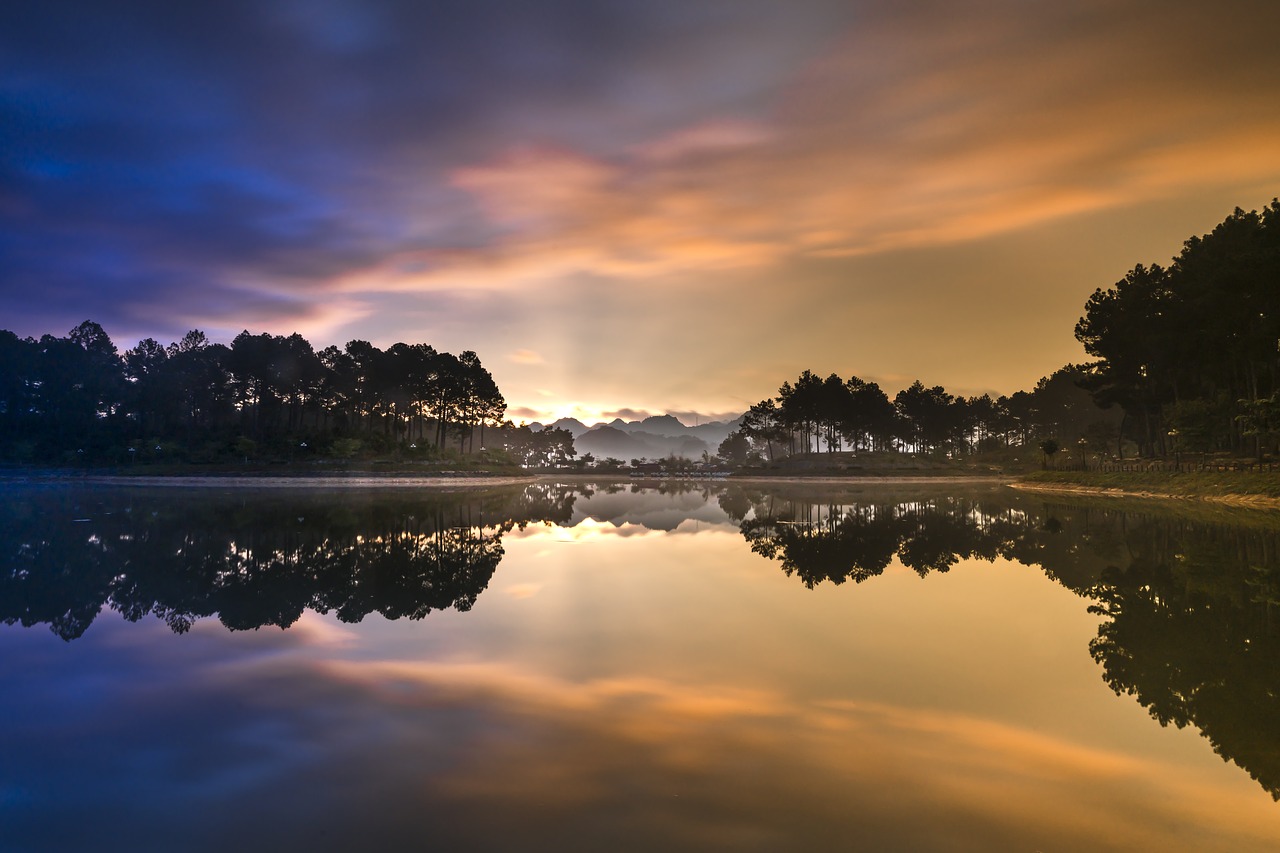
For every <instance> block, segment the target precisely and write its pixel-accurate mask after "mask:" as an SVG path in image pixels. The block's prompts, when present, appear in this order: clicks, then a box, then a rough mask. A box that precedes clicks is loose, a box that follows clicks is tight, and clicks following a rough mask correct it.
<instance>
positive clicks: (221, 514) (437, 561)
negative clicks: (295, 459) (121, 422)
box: [0, 486, 575, 640]
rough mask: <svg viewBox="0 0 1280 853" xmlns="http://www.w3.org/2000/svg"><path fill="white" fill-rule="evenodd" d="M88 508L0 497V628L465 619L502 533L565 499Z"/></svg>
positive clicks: (548, 493)
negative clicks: (0, 558) (102, 621)
mask: <svg viewBox="0 0 1280 853" xmlns="http://www.w3.org/2000/svg"><path fill="white" fill-rule="evenodd" d="M79 494H80V495H81V496H83V493H79ZM96 497H97V500H96V502H95V503H94V504H93V505H88V504H85V505H77V504H76V503H75V502H74V498H73V497H72V496H71V494H70V493H67V492H62V491H58V490H52V491H48V492H43V493H35V492H33V493H30V494H25V495H14V496H10V497H9V498H8V499H6V500H4V501H0V510H3V511H4V512H5V513H6V515H7V516H8V517H9V519H10V522H9V523H8V524H6V526H5V527H4V528H3V530H2V531H0V553H7V554H9V555H11V556H10V560H9V567H8V568H7V569H6V570H3V571H0V620H3V621H4V622H5V623H6V624H14V623H20V624H22V625H26V626H31V625H36V624H42V623H43V624H48V625H49V626H50V627H51V628H52V629H53V631H54V632H55V633H57V634H58V635H59V636H61V637H63V638H64V639H68V640H69V639H73V638H75V637H78V636H80V635H81V634H83V633H84V632H85V630H86V629H87V628H88V627H89V625H90V624H91V623H92V622H93V620H94V618H95V617H96V616H97V614H98V613H99V611H100V610H101V609H102V608H103V607H104V606H107V607H110V608H111V609H114V610H117V611H119V612H120V613H121V614H122V615H124V616H125V618H127V619H130V620H133V621H136V620H139V619H141V618H143V617H144V616H146V615H147V614H154V615H155V616H157V617H159V618H161V619H163V620H164V621H165V622H166V623H167V624H168V625H169V626H170V627H171V628H172V629H173V630H174V631H176V632H179V633H181V632H183V631H186V630H187V629H188V628H190V627H191V625H192V624H193V623H194V622H195V621H196V620H197V619H200V618H202V617H208V616H212V615H215V614H216V615H217V616H218V618H219V619H220V620H221V621H222V622H223V623H224V624H225V625H227V626H228V627H230V628H233V629H244V628H257V627H261V626H264V625H278V626H281V627H284V626H288V625H290V624H292V623H293V622H295V621H296V620H297V619H298V617H299V616H301V615H302V612H303V611H304V610H306V609H311V610H315V611H318V612H329V611H331V610H332V611H334V612H335V613H336V614H337V615H338V618H340V619H342V620H344V621H349V622H356V621H359V620H361V619H363V618H364V617H365V616H366V615H368V614H370V613H373V612H378V613H381V614H382V615H383V616H385V617H386V618H388V619H399V618H409V619H421V618H422V617H424V616H425V615H426V614H428V613H430V612H431V611H432V610H441V609H446V608H455V609H458V610H468V609H470V608H471V607H472V606H473V605H474V604H475V602H476V599H477V597H478V596H479V594H480V593H481V592H482V591H483V590H484V589H485V587H486V586H487V585H488V582H489V579H490V578H491V577H492V576H493V573H494V571H495V570H496V568H497V566H498V563H499V562H500V561H501V559H502V555H503V550H502V535H503V533H505V532H506V531H508V530H510V529H511V528H512V527H513V526H516V525H521V526H523V525H525V524H528V523H530V522H542V521H559V522H564V521H567V520H568V518H569V516H570V514H571V512H572V506H573V501H574V499H575V494H574V492H573V491H572V490H569V489H565V488H563V487H558V486H543V487H531V488H529V489H516V490H508V491H495V492H486V493H481V494H467V495H465V496H458V495H447V494H439V493H430V494H427V495H425V496H424V495H423V494H421V493H418V494H416V495H415V496H413V497H405V496H403V495H402V494H393V495H379V496H376V497H375V496H371V495H369V494H360V493H341V494H339V495H336V496H335V495H334V494H333V493H328V494H326V495H324V496H323V497H319V496H314V495H299V494H298V493H287V494H279V493H277V494H271V495H249V496H233V497H227V496H225V495H224V496H210V495H198V496H193V495H184V496H183V497H182V498H181V499H178V500H174V499H171V498H169V497H168V496H164V497H161V496H159V495H157V494H156V493H154V492H153V493H150V494H139V493H121V492H113V493H99V494H98V495H97V496H96ZM335 497H336V498H337V500H335Z"/></svg>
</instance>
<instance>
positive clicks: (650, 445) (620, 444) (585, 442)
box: [573, 426, 714, 462]
mask: <svg viewBox="0 0 1280 853" xmlns="http://www.w3.org/2000/svg"><path fill="white" fill-rule="evenodd" d="M573 446H574V448H575V449H576V450H577V451H578V454H579V455H581V454H583V453H590V454H593V455H594V456H595V457H596V458H597V459H604V458H605V457H608V456H612V457H614V458H615V459H621V460H623V461H624V462H629V461H630V460H632V459H638V458H640V457H644V458H645V459H661V458H663V457H665V456H672V455H675V456H683V457H686V458H688V459H697V458H699V457H701V456H702V454H703V452H704V451H708V450H714V448H709V447H708V446H707V443H706V442H705V441H703V440H702V439H700V438H697V437H695V436H692V435H681V436H669V435H655V434H653V433H649V432H630V433H628V432H623V431H622V430H620V429H615V428H614V427H611V426H598V427H595V428H593V429H590V430H587V431H586V432H585V433H583V434H582V435H581V436H580V437H579V438H577V439H574V442H573Z"/></svg>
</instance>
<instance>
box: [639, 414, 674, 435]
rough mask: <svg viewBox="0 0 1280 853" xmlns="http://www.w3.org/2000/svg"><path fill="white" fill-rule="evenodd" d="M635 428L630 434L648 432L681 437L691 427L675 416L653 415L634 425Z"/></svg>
mask: <svg viewBox="0 0 1280 853" xmlns="http://www.w3.org/2000/svg"><path fill="white" fill-rule="evenodd" d="M632 426H633V427H634V428H633V429H630V430H628V432H648V433H653V434H654V435H666V436H681V435H685V434H686V433H688V431H689V427H687V426H685V425H684V424H682V423H681V422H680V420H679V418H676V417H675V416H673V415H653V416H652V417H648V418H645V419H644V420H642V421H640V422H639V423H636V424H633V425H632Z"/></svg>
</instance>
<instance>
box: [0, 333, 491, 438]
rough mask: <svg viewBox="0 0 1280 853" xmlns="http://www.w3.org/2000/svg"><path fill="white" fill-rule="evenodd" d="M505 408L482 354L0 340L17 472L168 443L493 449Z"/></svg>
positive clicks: (202, 342) (0, 413) (195, 336)
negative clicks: (492, 434)
mask: <svg viewBox="0 0 1280 853" xmlns="http://www.w3.org/2000/svg"><path fill="white" fill-rule="evenodd" d="M505 411H506V401H505V400H504V399H503V397H502V393H501V392H500V391H499V389H498V386H497V384H496V383H495V382H494V380H493V377H492V375H491V374H490V373H489V371H488V370H486V369H485V368H484V366H483V365H482V364H481V362H480V359H479V357H478V356H477V355H476V354H475V353H474V352H470V351H468V352H463V353H461V354H459V355H454V354H452V353H448V352H443V351H438V350H436V349H435V348H433V347H431V346H429V345H427V344H406V343H397V344H394V345H393V346H391V347H389V348H388V349H386V350H382V349H379V348H378V347H376V346H374V345H373V344H371V343H369V342H368V341H361V340H353V341H350V342H348V343H347V344H346V346H344V347H342V348H339V347H337V346H329V347H326V348H324V349H322V350H320V351H318V352H317V351H316V350H315V349H314V348H313V347H312V345H311V344H310V343H309V342H308V341H307V340H306V339H305V338H304V337H302V335H300V334H296V333H295V334H292V335H289V336H287V337H286V336H281V335H270V334H266V333H263V334H258V335H254V334H250V333H249V332H248V331H244V332H241V333H240V334H239V335H237V336H236V338H235V339H234V340H233V341H232V342H231V344H230V345H229V346H228V345H224V344H217V343H211V342H210V341H209V340H208V338H207V337H206V336H205V335H204V333H203V332H200V331H198V330H193V331H191V332H188V333H187V334H186V335H185V336H184V337H183V338H182V339H181V340H179V341H175V342H173V343H170V344H168V345H167V346H165V345H161V344H160V343H159V342H157V341H156V340H154V339H152V338H147V339H145V340H142V341H139V342H138V344H137V346H135V347H133V348H132V349H129V350H127V351H125V352H124V353H120V352H119V351H118V349H117V347H116V345H115V344H114V343H113V342H112V340H111V338H110V337H109V336H108V335H107V333H106V332H105V331H104V330H103V329H102V327H101V326H100V325H98V324H97V323H94V322H92V321H85V322H83V323H81V324H80V325H79V326H77V327H76V328H74V329H72V330H71V332H70V333H69V334H68V335H67V336H66V337H64V338H59V337H54V336H52V335H44V336H43V337H41V338H40V339H38V340H36V339H34V338H30V337H28V338H19V337H18V336H17V335H16V334H14V333H13V332H9V331H0V448H2V450H0V453H3V455H4V457H6V458H8V459H11V460H14V461H51V462H68V461H75V460H80V459H83V460H84V461H86V462H88V461H92V460H99V459H105V460H116V461H118V460H119V459H120V458H121V456H122V454H124V453H128V454H129V456H130V458H132V457H133V456H134V455H135V454H138V453H142V454H144V455H150V454H152V453H159V452H162V451H163V450H164V449H165V447H166V445H169V446H172V447H174V448H180V449H181V450H182V451H183V452H184V453H186V454H187V455H188V457H190V458H201V457H205V458H210V459H212V458H216V457H218V456H219V455H223V454H225V453H227V452H231V453H235V454H237V455H240V454H244V455H248V452H250V451H251V450H254V449H257V448H276V449H277V450H278V449H280V448H284V447H287V448H290V453H291V454H293V453H295V452H296V453H305V452H307V451H308V450H310V451H319V450H320V449H321V445H323V446H324V447H325V449H327V450H330V451H332V452H335V453H336V454H337V455H340V456H341V455H351V454H353V453H355V452H357V451H358V450H359V449H361V448H363V447H368V448H370V449H374V450H383V451H384V450H387V449H389V448H392V447H397V446H399V447H415V448H416V447H419V446H420V447H422V448H423V449H424V450H425V449H427V448H434V449H442V448H444V447H446V446H452V444H453V443H454V442H456V447H457V449H458V450H473V449H474V447H475V443H476V442H477V441H479V443H480V446H483V444H484V430H485V428H486V427H494V426H497V425H498V424H500V423H501V422H502V417H503V414H504V413H505Z"/></svg>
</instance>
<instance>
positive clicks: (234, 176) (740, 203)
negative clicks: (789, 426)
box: [0, 0, 1280, 422]
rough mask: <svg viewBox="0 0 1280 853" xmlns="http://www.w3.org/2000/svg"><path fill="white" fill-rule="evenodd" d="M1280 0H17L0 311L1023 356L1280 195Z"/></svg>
mask: <svg viewBox="0 0 1280 853" xmlns="http://www.w3.org/2000/svg"><path fill="white" fill-rule="evenodd" d="M1277 32H1280V4H1276V3H1274V2H1271V0H1257V1H1256V2H1255V1H1254V0H1223V2H1216V3H1212V4H1209V3H1204V2H1199V0H1196V1H1195V2H1186V1H1185V0H1160V2H1154V0H1150V1H1149V0H1133V1H1132V2H1128V1H1127V0H1107V2H1091V0H1086V1H1085V2H1072V3H1047V2H1032V0H974V2H964V3H954V2H928V0H926V2H919V3H909V4H908V3H892V2H858V0H830V2H828V0H803V1H802V0H791V2H787V3H785V4H784V3H779V2H772V0H769V2H766V0H697V2H689V1H688V0H673V1H671V2H669V0H597V1H596V2H586V0H580V2H568V0H539V2H536V3H529V2H521V0H470V2H431V1H430V0H385V1H384V2H373V0H226V2H218V3H201V4H186V3H172V2H168V0H165V2H161V1H160V0H113V2H110V3H103V2H100V0H87V1H86V2H75V0H42V1H41V2H39V3H37V2H29V0H17V2H13V3H6V4H3V6H2V7H0V328H5V329H9V330H11V331H14V332H16V333H18V334H19V335H23V336H25V335H32V336H36V337H38V336H40V335H42V334H45V333H52V334H56V335H64V334H66V333H67V331H68V330H70V329H71V328H72V327H73V326H75V325H77V324H78V323H79V322H81V321H82V320H85V319H91V320H94V321H97V322H99V323H101V324H102V326H103V327H104V328H105V329H106V331H107V332H108V333H109V334H110V335H111V337H112V338H113V340H114V341H115V342H116V344H117V345H118V346H119V347H120V348H121V349H122V350H123V349H125V348H128V347H130V346H132V345H134V344H135V343H136V342H137V341H138V340H139V339H141V338H145V337H154V338H156V339H158V340H160V341H161V342H167V341H170V340H175V339H178V338H180V337H181V336H182V335H183V334H184V333H185V332H186V331H187V330H189V329H193V328H198V329H201V330H203V331H204V332H205V333H206V334H207V335H208V336H209V337H210V339H212V340H215V341H221V342H224V343H225V342H229V341H230V340H231V339H232V338H233V337H234V336H235V335H236V334H238V333H239V332H240V331H241V330H244V329H247V330H249V331H251V332H253V333H255V334H256V333H259V332H271V333H273V334H286V335H287V334H290V333H292V332H295V331H297V332H301V333H302V334H303V335H304V336H306V337H307V338H308V340H310V341H311V342H312V344H313V345H315V347H316V348H317V349H319V348H322V347H324V346H327V345H329V344H339V345H341V344H343V343H345V342H346V341H349V340H352V339H363V340H369V341H371V342H373V343H374V344H376V345H378V346H381V347H386V346H390V345H391V344H393V343H395V342H397V341H405V342H408V343H429V344H431V345H432V346H435V347H436V348H437V349H442V350H448V351H451V352H461V351H463V350H474V351H475V352H476V353H477V354H478V355H479V356H480V358H481V360H482V361H483V363H484V365H485V366H486V367H487V368H488V369H489V370H490V371H491V372H492V373H493V375H494V378H495V379H496V380H497V382H498V385H499V387H500V388H501V389H502V391H503V394H504V395H505V397H506V399H507V402H508V404H509V407H510V408H509V410H508V411H509V415H510V416H511V417H513V418H514V419H516V420H517V421H518V420H521V419H542V420H545V419H549V418H552V417H557V416H561V415H574V416H577V417H579V418H581V419H583V420H585V421H588V422H591V421H593V420H596V419H607V418H611V417H614V416H617V415H621V416H623V417H627V418H631V417H636V416H644V415H646V414H660V413H668V412H669V413H673V414H676V415H677V416H679V417H681V418H682V419H684V420H686V422H693V420H695V419H697V420H702V419H706V418H709V417H717V416H723V415H732V414H736V413H739V412H741V411H742V410H744V409H745V408H746V407H747V406H748V405H750V404H751V403H753V402H756V401H758V400H760V399H763V398H765V397H768V396H771V395H773V394H774V393H776V391H777V388H778V386H779V385H780V384H781V383H782V382H783V381H784V380H788V379H794V377H795V376H796V375H797V374H798V373H799V372H800V371H801V370H804V369H811V370H813V371H815V372H817V373H819V374H821V375H826V374H828V373H832V372H835V373H838V374H840V375H841V376H842V377H848V376H851V375H857V376H859V377H861V378H862V379H864V380H867V381H876V382H879V383H880V384H881V386H882V387H884V388H885V389H886V391H888V392H889V393H890V395H891V396H892V394H893V393H894V392H895V391H896V390H897V389H899V388H902V387H904V386H906V385H908V384H910V383H911V382H912V381H913V380H915V379H920V380H922V381H924V382H925V383H926V384H928V385H935V384H940V385H943V386H944V387H945V388H946V389H947V390H948V391H950V392H952V393H957V394H965V395H971V394H980V393H984V392H990V393H996V394H998V393H1011V392H1013V391H1016V390H1019V389H1027V388H1030V387H1031V386H1033V385H1034V383H1035V382H1036V380H1037V379H1039V378H1040V377H1041V376H1044V375H1046V374H1048V373H1051V372H1053V371H1054V370H1056V369H1057V368H1059V367H1061V366H1062V365H1064V364H1066V363H1068V362H1077V363H1078V362H1081V361H1083V360H1085V359H1086V356H1085V354H1084V352H1083V350H1082V349H1081V348H1080V346H1079V344H1078V343H1077V342H1076V341H1075V340H1074V337H1073V335H1072V329H1073V327H1074V324H1075V322H1076V320H1077V319H1078V318H1079V316H1080V314H1081V313H1082V311H1083V306H1084V303H1085V300H1086V299H1087V298H1088V297H1089V295H1090V294H1091V293H1092V292H1093V291H1094V290H1095V289H1096V288H1099V287H1103V288H1106V287H1110V286H1111V285H1113V284H1114V283H1115V282H1116V281H1118V280H1119V279H1121V278H1123V276H1124V274H1125V273H1126V272H1127V271H1128V270H1129V269H1131V268H1132V267H1133V266H1134V265H1135V264H1138V263H1152V262H1159V263H1167V262H1168V261H1169V260H1170V258H1171V257H1172V256H1174V255H1175V254H1177V252H1178V251H1179V250H1180V248H1181V245H1182V242H1183V241H1184V240H1185V239H1187V238H1188V237H1191V236H1193V235H1198V234H1203V233H1206V232H1207V231H1209V230H1211V229H1212V228H1213V226H1214V225H1216V224H1217V223H1218V222H1220V221H1221V220H1222V219H1223V218H1225V217H1226V216H1227V215H1228V214H1229V213H1230V212H1231V211H1232V210H1233V209H1234V208H1235V207H1241V208H1244V209H1246V210H1250V209H1255V208H1260V207H1261V206H1263V205H1265V204H1267V203H1268V202H1270V201H1271V199H1272V198H1274V197H1276V196H1277V195H1280V141H1278V140H1280V110H1277V109H1276V105H1277V104H1280V51H1277V50H1276V49H1275V45H1274V36H1275V34H1276V33H1277Z"/></svg>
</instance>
